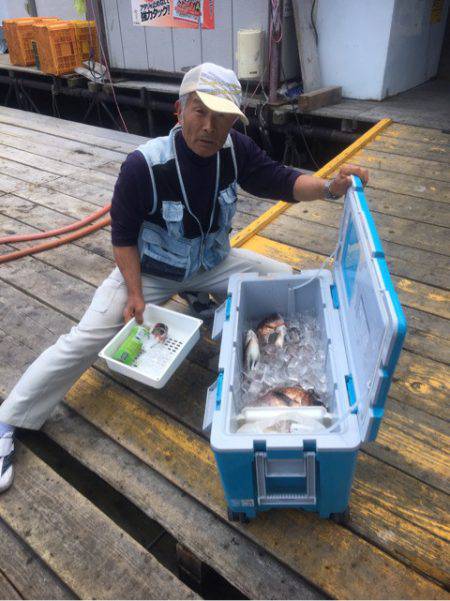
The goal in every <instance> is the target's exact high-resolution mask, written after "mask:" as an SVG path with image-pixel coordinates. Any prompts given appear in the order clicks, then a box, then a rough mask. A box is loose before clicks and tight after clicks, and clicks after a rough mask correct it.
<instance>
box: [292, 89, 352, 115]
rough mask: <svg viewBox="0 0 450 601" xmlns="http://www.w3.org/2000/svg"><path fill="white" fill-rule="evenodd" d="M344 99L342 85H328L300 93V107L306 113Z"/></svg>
mask: <svg viewBox="0 0 450 601" xmlns="http://www.w3.org/2000/svg"><path fill="white" fill-rule="evenodd" d="M341 99H342V86H328V87H325V88H320V89H318V90H314V91H313V92H306V93H304V94H300V96H299V97H298V107H299V109H300V110H301V111H302V112H304V113H309V111H313V110H315V109H320V108H322V107H323V106H329V105H330V104H338V103H339V102H341Z"/></svg>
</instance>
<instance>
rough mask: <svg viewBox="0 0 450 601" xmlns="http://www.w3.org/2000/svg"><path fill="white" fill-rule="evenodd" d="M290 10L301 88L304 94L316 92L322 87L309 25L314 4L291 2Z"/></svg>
mask: <svg viewBox="0 0 450 601" xmlns="http://www.w3.org/2000/svg"><path fill="white" fill-rule="evenodd" d="M292 10H293V13H294V22H295V32H296V34H297V48H298V57H299V59H300V67H301V73H302V82H303V88H304V90H305V92H311V90H317V89H318V88H320V86H321V85H322V78H321V74H320V63H319V53H318V51H317V43H316V39H315V36H314V30H313V27H312V23H311V14H312V11H313V10H314V2H313V0H293V2H292ZM313 18H314V17H313Z"/></svg>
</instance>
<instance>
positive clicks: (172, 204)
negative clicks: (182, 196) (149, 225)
mask: <svg viewBox="0 0 450 601" xmlns="http://www.w3.org/2000/svg"><path fill="white" fill-rule="evenodd" d="M183 215H184V207H183V203H181V202H178V201H174V200H163V201H162V216H163V219H164V221H165V222H166V227H167V231H168V232H169V234H170V235H171V236H173V237H174V238H181V237H182V236H183V235H184V231H183Z"/></svg>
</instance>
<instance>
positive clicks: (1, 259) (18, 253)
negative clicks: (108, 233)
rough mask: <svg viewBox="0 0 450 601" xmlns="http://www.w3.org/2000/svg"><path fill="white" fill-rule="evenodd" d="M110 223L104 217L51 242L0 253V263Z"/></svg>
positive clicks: (80, 235) (24, 255) (53, 246)
mask: <svg viewBox="0 0 450 601" xmlns="http://www.w3.org/2000/svg"><path fill="white" fill-rule="evenodd" d="M110 223H111V217H105V219H102V220H101V221H98V222H97V223H93V224H92V225H89V226H88V227H85V228H82V229H79V230H78V231H76V232H74V233H73V234H69V235H68V236H63V237H62V238H58V239H57V240H52V241H51V242H44V243H43V244H37V245H36V246H30V247H28V248H23V249H22V250H16V251H14V252H11V253H7V254H6V255H0V263H7V262H8V261H13V260H14V259H19V258H20V257H26V256H27V255H35V254H36V253H40V252H42V251H43V250H49V249H50V248H55V247H56V246H62V245H63V244H67V242H72V240H78V238H82V237H83V236H86V235H87V234H90V233H92V232H96V231H97V230H99V229H101V228H102V227H105V225H109V224H110Z"/></svg>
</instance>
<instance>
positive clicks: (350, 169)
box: [330, 165, 369, 196]
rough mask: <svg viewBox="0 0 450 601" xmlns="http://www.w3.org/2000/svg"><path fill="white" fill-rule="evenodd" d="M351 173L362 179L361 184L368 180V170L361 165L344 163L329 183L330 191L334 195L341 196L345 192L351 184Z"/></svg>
mask: <svg viewBox="0 0 450 601" xmlns="http://www.w3.org/2000/svg"><path fill="white" fill-rule="evenodd" d="M351 175H357V176H358V177H359V179H360V180H361V181H362V184H363V186H365V185H366V184H367V182H368V181H369V172H368V171H367V169H363V167H358V166H357V165H344V166H343V167H341V169H339V173H338V174H337V175H336V176H335V178H334V179H333V181H332V182H331V185H330V192H331V193H332V194H334V195H335V196H343V195H344V194H345V193H346V192H347V188H349V187H350V186H351V185H352V180H351V177H350V176H351Z"/></svg>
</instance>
